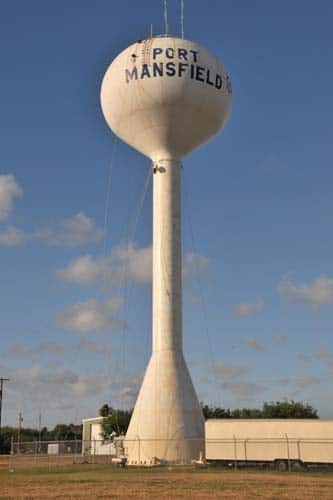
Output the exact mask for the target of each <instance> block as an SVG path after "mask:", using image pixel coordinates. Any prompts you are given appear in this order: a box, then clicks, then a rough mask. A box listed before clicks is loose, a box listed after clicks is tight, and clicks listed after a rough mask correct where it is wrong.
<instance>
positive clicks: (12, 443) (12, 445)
mask: <svg viewBox="0 0 333 500" xmlns="http://www.w3.org/2000/svg"><path fill="white" fill-rule="evenodd" d="M10 454H11V455H14V436H12V437H11V438H10Z"/></svg>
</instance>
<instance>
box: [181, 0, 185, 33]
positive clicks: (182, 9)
mask: <svg viewBox="0 0 333 500" xmlns="http://www.w3.org/2000/svg"><path fill="white" fill-rule="evenodd" d="M180 32H181V37H182V38H183V39H184V38H185V36H184V0H180Z"/></svg>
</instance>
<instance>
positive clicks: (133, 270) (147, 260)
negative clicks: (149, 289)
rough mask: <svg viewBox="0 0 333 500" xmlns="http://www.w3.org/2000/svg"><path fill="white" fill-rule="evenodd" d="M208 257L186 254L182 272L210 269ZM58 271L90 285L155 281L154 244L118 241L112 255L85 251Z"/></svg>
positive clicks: (188, 274) (66, 278)
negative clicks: (152, 245)
mask: <svg viewBox="0 0 333 500" xmlns="http://www.w3.org/2000/svg"><path fill="white" fill-rule="evenodd" d="M208 265H209V260H208V259H207V257H204V256H202V255H197V254H193V253H190V254H187V255H186V256H185V258H184V262H183V276H184V278H185V279H188V278H190V277H191V276H192V275H193V274H194V273H195V272H200V273H201V272H202V271H203V270H205V269H207V267H208ZM56 275H57V276H58V277H59V278H61V279H62V280H63V281H65V282H67V283H76V284H78V285H89V284H91V283H94V282H96V281H97V280H103V282H104V283H105V284H106V285H108V286H116V285H121V284H126V283H136V284H139V285H150V284H151V281H152V248H151V246H148V247H141V248H137V247H135V246H134V245H133V244H132V243H130V244H129V245H119V246H117V247H115V248H114V249H113V250H112V253H111V255H110V256H109V257H105V258H101V259H96V260H94V259H93V257H92V256H91V255H83V256H82V257H78V258H77V259H75V260H73V261H71V262H70V263H69V265H68V266H67V267H64V268H62V269H58V270H57V271H56Z"/></svg>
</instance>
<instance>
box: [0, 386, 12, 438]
mask: <svg viewBox="0 0 333 500" xmlns="http://www.w3.org/2000/svg"><path fill="white" fill-rule="evenodd" d="M9 380H10V379H9V378H3V377H1V378H0V430H1V417H2V398H3V393H4V389H3V388H4V383H5V382H9Z"/></svg>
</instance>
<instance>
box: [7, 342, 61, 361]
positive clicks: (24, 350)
mask: <svg viewBox="0 0 333 500" xmlns="http://www.w3.org/2000/svg"><path fill="white" fill-rule="evenodd" d="M67 351H68V348H66V347H65V346H64V345H62V344H59V343H58V342H53V341H46V342H41V343H40V344H38V345H37V346H34V347H33V346H23V345H18V344H17V345H14V346H13V347H11V348H10V349H9V350H8V351H7V353H6V356H9V357H12V358H28V357H31V356H35V355H39V354H43V353H47V354H59V355H62V354H65V353H66V352H67Z"/></svg>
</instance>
